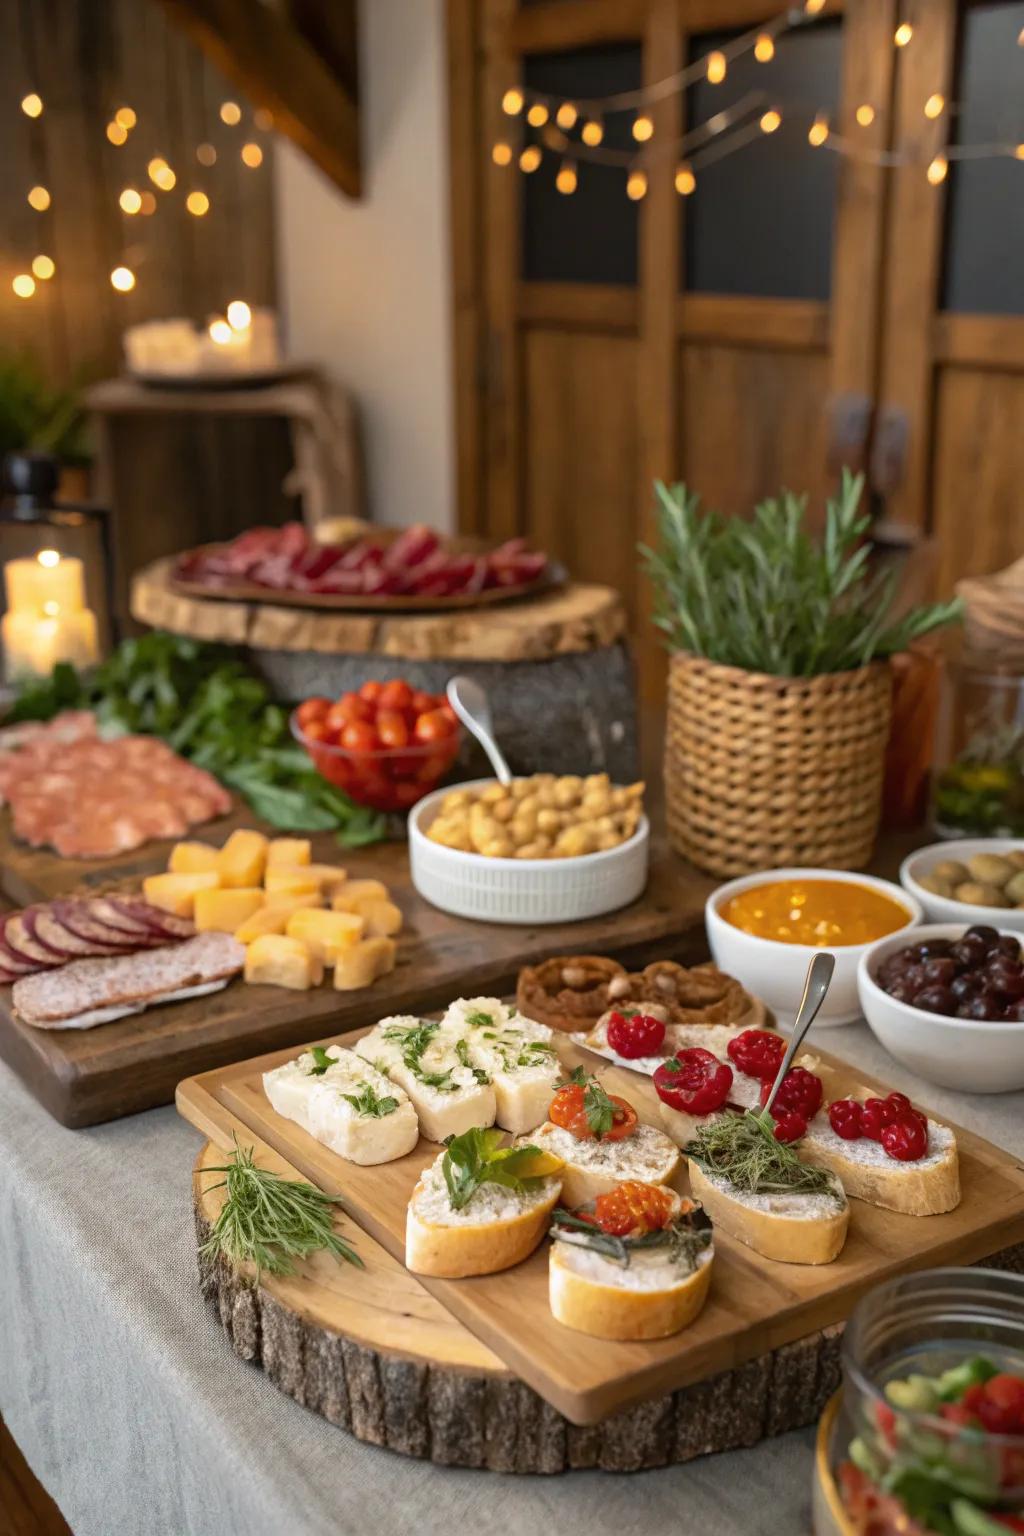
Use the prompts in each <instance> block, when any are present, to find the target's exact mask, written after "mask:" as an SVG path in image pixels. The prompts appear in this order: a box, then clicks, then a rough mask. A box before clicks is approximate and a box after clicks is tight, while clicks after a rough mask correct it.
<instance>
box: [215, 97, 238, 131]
mask: <svg viewBox="0 0 1024 1536" xmlns="http://www.w3.org/2000/svg"><path fill="white" fill-rule="evenodd" d="M220 120H221V122H222V123H227V125H228V127H229V128H234V127H235V125H236V123H240V122H241V121H242V109H241V107H240V106H239V105H238V102H237V101H222V102H221V104H220Z"/></svg>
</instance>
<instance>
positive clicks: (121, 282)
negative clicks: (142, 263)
mask: <svg viewBox="0 0 1024 1536" xmlns="http://www.w3.org/2000/svg"><path fill="white" fill-rule="evenodd" d="M110 286H111V287H112V288H116V289H117V291H118V293H131V291H132V289H133V288H134V287H135V273H134V272H133V271H132V270H131V268H130V267H115V268H114V270H113V272H111V274H110Z"/></svg>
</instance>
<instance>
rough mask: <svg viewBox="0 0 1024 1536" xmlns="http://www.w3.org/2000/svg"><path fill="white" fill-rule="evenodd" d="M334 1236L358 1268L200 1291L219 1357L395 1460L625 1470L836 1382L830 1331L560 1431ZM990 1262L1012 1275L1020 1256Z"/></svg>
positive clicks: (380, 1258)
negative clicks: (248, 1368)
mask: <svg viewBox="0 0 1024 1536" xmlns="http://www.w3.org/2000/svg"><path fill="white" fill-rule="evenodd" d="M256 1151H257V1156H258V1161H259V1163H260V1164H261V1166H265V1167H269V1168H274V1169H276V1171H278V1172H279V1173H281V1174H282V1175H283V1176H284V1177H287V1178H296V1177H299V1175H298V1174H297V1173H296V1171H295V1170H294V1169H293V1168H292V1167H291V1165H290V1164H289V1163H287V1162H286V1161H285V1160H284V1159H283V1158H281V1157H280V1156H279V1155H278V1154H277V1153H275V1152H273V1151H272V1150H271V1148H269V1147H268V1146H266V1145H265V1144H264V1143H261V1142H259V1141H257V1142H256ZM224 1158H225V1154H224V1152H223V1151H222V1150H221V1149H220V1148H218V1147H216V1146H214V1145H212V1144H211V1143H207V1144H206V1145H205V1146H204V1147H203V1149H202V1151H201V1152H200V1154H199V1157H198V1158H197V1160H196V1164H195V1170H194V1175H193V1199H194V1208H195V1222H196V1237H197V1244H198V1246H200V1247H201V1246H202V1244H203V1243H204V1242H205V1241H206V1239H207V1237H208V1236H209V1233H210V1230H211V1226H212V1224H213V1222H214V1221H215V1220H216V1218H217V1215H218V1213H219V1211H220V1208H221V1205H222V1203H223V1200H224V1194H223V1191H222V1190H219V1189H212V1188H211V1187H210V1186H212V1185H214V1184H216V1183H217V1182H219V1180H220V1178H221V1177H222V1176H221V1175H219V1174H214V1173H212V1172H211V1170H212V1169H215V1168H217V1167H220V1166H222V1165H223V1163H224ZM339 1230H341V1231H342V1232H343V1233H344V1234H345V1235H346V1236H347V1237H349V1238H350V1239H352V1240H353V1241H354V1243H355V1246H356V1247H357V1249H358V1252H359V1254H360V1257H361V1258H362V1259H363V1261H364V1263H365V1265H366V1269H365V1270H361V1269H357V1268H354V1267H353V1266H351V1265H348V1264H344V1263H339V1262H337V1261H336V1260H335V1259H333V1258H330V1257H328V1256H327V1255H325V1254H317V1255H315V1256H314V1257H313V1258H311V1259H309V1260H307V1261H304V1262H303V1263H301V1264H300V1265H298V1267H297V1268H296V1271H295V1273H294V1274H293V1275H291V1276H288V1277H276V1276H271V1275H267V1274H264V1275H263V1276H262V1277H261V1278H260V1281H259V1284H258V1285H257V1284H255V1283H254V1275H253V1272H252V1268H251V1266H248V1265H244V1266H235V1265H232V1264H230V1263H228V1262H227V1261H226V1260H225V1259H224V1258H223V1257H218V1258H216V1259H210V1258H209V1257H207V1256H200V1259H199V1275H200V1284H201V1288H202V1293H203V1295H204V1296H205V1297H206V1299H207V1300H208V1301H209V1302H210V1303H211V1304H212V1306H213V1309H214V1312H215V1313H216V1315H217V1317H218V1319H219V1321H220V1323H221V1325H222V1327H223V1328H224V1331H225V1332H226V1334H227V1336H228V1338H229V1340H230V1342H231V1346H232V1348H233V1350H234V1352H235V1354H236V1355H238V1356H240V1358H241V1359H243V1360H247V1361H250V1362H252V1363H253V1364H254V1365H259V1366H262V1368H263V1370H264V1371H265V1372H266V1373H267V1375H268V1376H269V1377H270V1379H271V1381H272V1382H273V1383H274V1385H275V1386H276V1387H278V1388H279V1389H280V1390H281V1391H282V1392H284V1393H285V1394H286V1395H287V1396H288V1397H291V1398H294V1399H295V1401H296V1402H298V1403H301V1404H302V1405H303V1406H304V1407H306V1408H309V1409H311V1410H312V1411H313V1412H314V1413H319V1414H320V1415H322V1417H323V1418H325V1419H327V1420H329V1421H330V1422H331V1423H332V1424H336V1425H338V1426H339V1427H340V1428H343V1429H346V1430H348V1431H349V1432H350V1433H351V1434H353V1435H355V1437H356V1438H357V1439H359V1440H365V1441H368V1442H369V1443H371V1444H373V1445H379V1446H385V1447H387V1448H388V1449H389V1450H392V1451H397V1452H399V1453H401V1454H402V1455H405V1456H414V1457H418V1458H420V1459H421V1460H428V1461H433V1462H436V1463H437V1464H438V1465H441V1466H458V1467H472V1468H477V1469H480V1470H487V1471H492V1472H529V1473H541V1472H543V1473H555V1472H567V1471H572V1470H577V1469H580V1470H582V1469H587V1468H591V1469H593V1468H599V1469H601V1470H603V1471H609V1472H636V1471H641V1470H644V1469H646V1468H652V1467H665V1466H672V1465H676V1464H678V1463H680V1462H686V1461H691V1460H693V1459H694V1457H697V1456H703V1455H708V1454H710V1453H712V1452H717V1451H726V1450H734V1449H737V1448H738V1447H740V1446H750V1445H756V1444H757V1443H758V1442H759V1441H760V1440H763V1439H765V1438H767V1437H769V1436H773V1435H779V1434H783V1433H785V1432H786V1431H787V1430H790V1429H796V1428H800V1427H802V1426H805V1425H808V1424H811V1423H813V1422H814V1421H815V1420H816V1419H817V1417H818V1415H819V1414H820V1413H821V1411H822V1409H823V1408H824V1406H825V1404H826V1403H827V1402H828V1400H829V1398H830V1397H831V1396H832V1394H833V1393H834V1392H835V1391H836V1388H837V1387H838V1385H839V1342H840V1338H841V1335H842V1328H841V1327H839V1326H837V1327H830V1328H826V1329H823V1330H820V1331H818V1332H815V1333H812V1334H811V1335H810V1336H809V1337H807V1338H804V1339H800V1340H798V1341H797V1342H796V1343H793V1344H787V1345H785V1346H783V1347H782V1348H780V1349H776V1350H773V1351H770V1352H769V1353H767V1354H764V1355H762V1356H761V1357H760V1358H758V1359H755V1360H751V1361H748V1362H747V1363H746V1364H744V1365H741V1366H738V1367H737V1368H736V1369H734V1370H730V1371H725V1372H723V1373H721V1374H719V1375H716V1376H713V1377H711V1378H709V1379H708V1380H707V1381H703V1382H699V1383H697V1384H695V1385H693V1386H689V1387H684V1388H681V1389H680V1390H679V1391H676V1392H673V1393H670V1394H668V1395H665V1396H661V1397H657V1398H654V1399H653V1400H651V1401H648V1402H642V1403H639V1404H637V1405H636V1406H635V1407H632V1408H628V1409H625V1410H623V1411H622V1412H619V1413H616V1414H614V1415H613V1416H612V1417H610V1418H608V1419H605V1420H604V1421H603V1422H602V1423H600V1424H591V1425H582V1426H581V1425H577V1424H572V1423H570V1422H569V1420H568V1419H566V1418H564V1417H563V1416H562V1415H561V1414H560V1413H558V1412H557V1411H556V1410H555V1409H554V1408H552V1407H551V1406H550V1404H548V1403H546V1402H545V1401H544V1399H543V1398H541V1397H539V1396H538V1395H537V1393H535V1392H534V1391H532V1389H531V1388H529V1387H528V1386H526V1385H525V1383H523V1382H521V1381H519V1380H518V1379H517V1378H516V1377H515V1376H514V1375H513V1374H512V1373H511V1372H510V1371H509V1370H507V1369H506V1367H505V1366H504V1365H503V1364H502V1362H501V1360H500V1359H499V1358H498V1357H497V1356H496V1355H495V1354H493V1353H492V1351H491V1350H489V1349H488V1348H487V1347H486V1346H485V1345H484V1344H482V1343H481V1342H480V1341H479V1340H478V1339H476V1338H475V1337H474V1335H473V1334H472V1333H471V1332H470V1331H469V1329H467V1328H466V1327H464V1326H463V1324H461V1323H460V1322H458V1321H457V1320H456V1319H455V1318H454V1317H452V1316H451V1315H450V1314H449V1313H448V1312H447V1310H446V1309H445V1308H444V1307H443V1306H442V1304H441V1302H440V1301H438V1300H437V1299H436V1298H435V1297H434V1296H432V1295H430V1294H429V1293H428V1292H427V1291H426V1290H425V1289H424V1288H423V1287H422V1286H421V1285H420V1283H419V1281H418V1280H417V1279H416V1277H415V1276H414V1275H411V1274H410V1273H409V1272H408V1271H407V1270H406V1269H405V1268H404V1267H403V1265H402V1264H401V1263H399V1261H398V1260H397V1259H395V1258H393V1257H392V1256H391V1255H390V1254H389V1253H387V1252H386V1251H385V1250H384V1249H383V1248H382V1247H381V1246H380V1245H379V1244H377V1243H375V1242H374V1241H373V1239H372V1238H370V1237H369V1235H368V1234H367V1233H365V1232H362V1231H358V1230H355V1231H354V1230H353V1224H352V1222H351V1221H349V1220H347V1219H346V1218H342V1219H341V1223H340V1227H339ZM1005 1257H1006V1258H1007V1260H1011V1261H1012V1262H1008V1263H1007V1266H1006V1267H1016V1268H1019V1267H1021V1263H1022V1262H1024V1250H1017V1249H1015V1250H1011V1251H1009V1252H1008V1253H1007V1255H1006V1256H1005ZM987 1262H988V1263H989V1264H990V1265H993V1264H997V1263H998V1259H996V1260H991V1259H990V1260H988V1261H987ZM594 1347H595V1348H596V1349H600V1347H601V1346H600V1342H599V1341H596V1340H595V1341H594Z"/></svg>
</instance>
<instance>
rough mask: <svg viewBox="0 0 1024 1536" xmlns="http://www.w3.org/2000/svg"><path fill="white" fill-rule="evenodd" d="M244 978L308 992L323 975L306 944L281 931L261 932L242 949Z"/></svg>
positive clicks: (266, 984)
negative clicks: (247, 946)
mask: <svg viewBox="0 0 1024 1536" xmlns="http://www.w3.org/2000/svg"><path fill="white" fill-rule="evenodd" d="M245 979H246V981H247V982H249V984H250V985H251V986H264V987H290V988H291V989H292V990H293V991H295V992H308V991H309V989H310V987H318V986H319V985H320V983H321V982H322V981H323V979H324V968H323V966H322V965H321V963H320V961H319V960H318V959H317V958H316V956H315V955H314V954H313V952H312V950H311V949H310V948H309V945H308V944H303V943H302V940H301V939H290V938H288V937H287V936H286V935H285V934H283V933H264V934H261V935H260V937H259V938H258V939H253V941H252V943H251V944H250V945H249V948H248V949H247V950H246V952H245Z"/></svg>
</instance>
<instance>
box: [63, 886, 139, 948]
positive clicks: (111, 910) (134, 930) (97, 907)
mask: <svg viewBox="0 0 1024 1536" xmlns="http://www.w3.org/2000/svg"><path fill="white" fill-rule="evenodd" d="M76 905H78V906H79V907H80V908H81V909H82V910H83V911H84V912H86V913H88V915H89V917H90V918H92V919H93V920H94V921H95V922H97V923H102V924H103V925H104V927H107V928H110V929H113V930H115V931H116V932H118V933H122V934H124V936H125V938H126V939H132V938H140V937H144V936H145V935H146V934H147V933H149V932H151V929H150V928H149V927H148V926H147V925H146V924H145V923H144V922H143V921H142V919H141V918H140V917H129V916H128V914H127V913H126V912H122V911H121V910H120V909H119V908H118V907H116V906H115V905H114V903H113V902H112V901H111V900H110V898H109V897H107V896H90V897H89V898H88V899H87V900H86V901H82V902H80V903H77V904H76Z"/></svg>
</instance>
